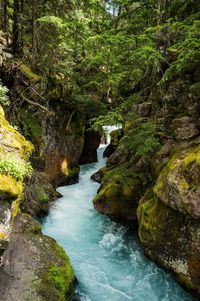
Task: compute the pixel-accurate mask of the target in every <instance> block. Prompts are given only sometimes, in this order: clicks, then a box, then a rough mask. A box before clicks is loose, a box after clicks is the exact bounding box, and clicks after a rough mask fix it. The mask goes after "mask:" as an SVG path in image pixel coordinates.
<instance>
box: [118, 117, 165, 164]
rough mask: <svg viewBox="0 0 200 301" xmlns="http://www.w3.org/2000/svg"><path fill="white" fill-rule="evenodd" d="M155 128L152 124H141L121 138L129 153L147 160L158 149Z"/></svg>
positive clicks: (158, 143)
mask: <svg viewBox="0 0 200 301" xmlns="http://www.w3.org/2000/svg"><path fill="white" fill-rule="evenodd" d="M155 130H156V126H155V124H154V123H153V122H143V123H141V124H139V125H138V126H135V127H134V128H133V129H132V130H130V131H129V132H128V134H127V135H125V136H124V138H122V142H124V144H125V146H126V147H127V148H128V150H129V151H131V152H133V153H135V154H136V155H139V156H143V157H144V158H146V159H149V158H150V157H151V156H152V155H153V154H154V153H155V152H156V151H157V150H158V149H159V147H160V142H159V139H158V138H157V137H156V135H155Z"/></svg>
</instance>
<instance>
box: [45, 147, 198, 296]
mask: <svg viewBox="0 0 200 301" xmlns="http://www.w3.org/2000/svg"><path fill="white" fill-rule="evenodd" d="M103 151H104V148H103V147H100V148H99V150H98V157H99V162H98V163H94V164H87V165H83V166H81V172H80V181H79V183H77V184H74V185H71V186H66V187H61V188H59V189H58V191H59V192H60V193H61V194H62V195H63V197H62V198H60V199H58V200H57V201H56V203H55V204H54V206H53V207H52V208H51V210H50V213H49V215H48V216H47V217H46V218H45V219H44V220H43V233H45V234H47V235H50V236H52V237H54V238H55V239H56V240H57V242H58V243H59V244H60V245H62V246H63V248H64V249H65V250H66V252H67V253H68V255H69V256H70V259H71V262H72V265H73V267H74V270H75V274H76V277H77V279H78V282H79V284H78V287H77V294H78V295H79V296H80V300H81V301H191V300H192V297H191V296H190V295H189V294H187V293H186V292H185V291H184V290H183V289H182V288H181V287H180V286H179V285H178V284H177V283H176V282H175V280H174V279H173V277H172V276H171V275H169V274H168V273H166V272H165V271H164V270H163V269H161V268H160V267H158V266H157V265H155V264H154V263H153V262H151V261H149V260H148V259H147V258H146V257H145V256H144V255H143V251H142V248H141V247H140V244H139V242H138V239H137V237H136V235H134V234H132V233H131V234H130V233H128V229H127V228H126V227H123V226H120V225H118V224H116V223H114V222H111V221H110V220H109V218H108V217H106V216H103V215H101V214H98V213H97V212H96V211H95V210H94V208H93V204H92V199H93V197H94V196H95V194H96V191H97V189H98V187H99V184H98V183H95V182H93V181H92V180H90V176H91V175H92V174H93V173H94V172H96V171H97V170H98V169H99V168H100V167H102V166H104V165H105V160H104V159H103V158H102V154H103Z"/></svg>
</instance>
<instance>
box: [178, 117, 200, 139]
mask: <svg viewBox="0 0 200 301" xmlns="http://www.w3.org/2000/svg"><path fill="white" fill-rule="evenodd" d="M172 128H173V130H174V136H175V139H176V140H177V141H181V140H186V139H191V138H194V137H196V136H197V135H198V134H199V129H198V126H197V122H196V121H195V120H194V119H193V118H191V117H189V116H184V117H180V118H176V119H174V120H173V122H172Z"/></svg>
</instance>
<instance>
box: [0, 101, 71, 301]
mask: <svg viewBox="0 0 200 301" xmlns="http://www.w3.org/2000/svg"><path fill="white" fill-rule="evenodd" d="M0 136H1V139H0V200H1V206H0V256H1V267H0V295H1V298H2V300H9V301H10V300H13V301H14V300H16V301H17V300H25V299H26V300H33V298H34V300H46V299H49V300H66V298H67V296H69V295H70V293H71V292H72V288H73V284H74V273H73V270H72V267H71V264H70V261H69V259H68V257H67V256H66V255H65V253H64V251H63V250H62V249H61V248H60V247H59V246H58V245H57V243H56V242H55V241H54V240H53V239H51V238H49V237H47V236H44V235H42V233H41V229H40V225H39V224H38V223H37V222H36V221H35V220H34V219H33V218H32V217H31V216H30V215H27V214H25V213H21V210H22V208H23V209H24V208H26V209H27V208H28V209H29V211H30V213H33V214H37V212H41V210H42V208H43V207H45V205H44V199H42V194H44V191H41V189H42V188H41V185H42V184H43V183H45V175H43V180H42V181H40V182H39V183H37V184H36V182H34V185H35V186H34V185H33V183H32V181H33V178H34V179H35V178H38V175H35V174H34V175H33V174H32V175H31V173H33V171H32V168H31V166H30V164H29V162H28V159H29V157H30V155H31V153H32V152H33V150H34V148H33V146H32V144H31V143H30V142H28V141H27V140H26V139H25V138H24V137H23V136H22V135H21V134H20V133H19V132H18V131H17V130H16V129H15V128H14V127H12V126H11V125H10V124H9V123H8V121H7V120H6V119H5V116H4V111H3V109H2V108H1V107H0ZM40 177H41V175H40ZM28 179H29V180H28ZM27 181H30V182H29V184H31V185H29V189H28V188H27V187H26V188H25V189H24V185H25V183H27ZM46 185H47V183H46ZM49 185H50V184H49V182H48V188H49V190H51V191H52V190H53V187H52V186H49ZM33 186H34V189H35V191H37V192H38V194H40V198H39V197H38V196H37V194H36V193H35V197H34V196H33V197H32V199H31V198H30V199H29V195H28V192H27V189H28V191H29V192H30V191H31V187H32V190H33ZM39 188H40V191H39V190H38V189H39ZM45 193H46V196H45V200H46V202H49V200H48V190H47V191H46V192H45ZM52 193H53V192H52ZM25 194H26V195H25ZM43 197H44V195H43ZM33 204H34V206H36V208H35V207H34V206H33ZM35 204H36V205H35ZM31 209H32V210H31ZM26 211H28V210H26Z"/></svg>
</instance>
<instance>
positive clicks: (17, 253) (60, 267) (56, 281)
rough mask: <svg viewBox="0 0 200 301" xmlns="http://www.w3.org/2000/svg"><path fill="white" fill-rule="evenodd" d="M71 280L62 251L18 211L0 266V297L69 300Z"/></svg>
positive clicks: (28, 300)
mask: <svg viewBox="0 0 200 301" xmlns="http://www.w3.org/2000/svg"><path fill="white" fill-rule="evenodd" d="M74 280H75V278H74V272H73V269H72V267H71V264H70V261H69V258H68V257H67V256H66V254H65V252H64V250H63V249H62V248H61V247H59V246H58V245H57V243H56V242H55V240H53V239H52V238H50V237H48V236H44V235H42V233H41V229H40V224H39V223H38V222H36V221H35V220H33V219H32V218H31V217H30V216H29V215H26V214H18V215H17V217H16V218H15V219H14V221H13V226H12V231H11V236H10V243H9V246H8V248H7V249H6V251H5V253H4V255H3V260H2V264H1V269H0V295H1V300H2V301H19V300H20V301H25V300H26V301H32V300H37V301H44V300H49V301H63V300H69V297H70V294H71V293H72V289H73V286H74Z"/></svg>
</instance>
